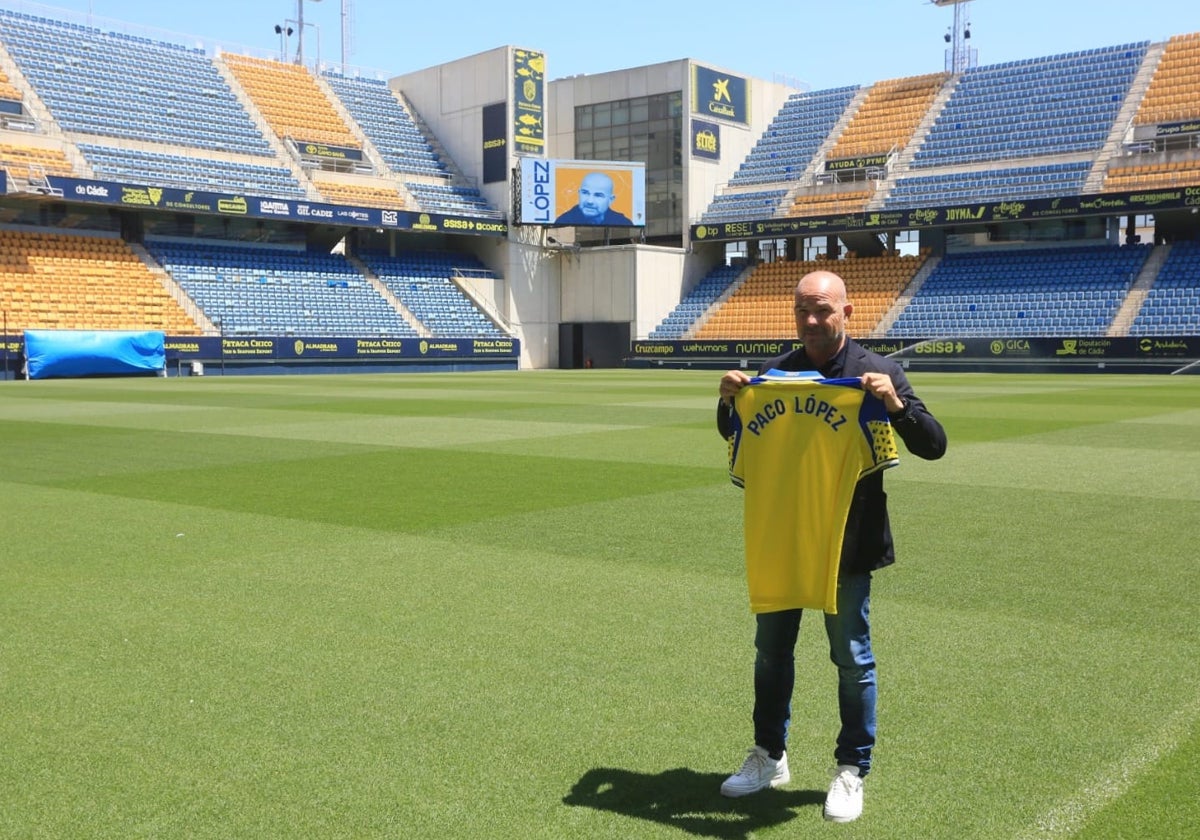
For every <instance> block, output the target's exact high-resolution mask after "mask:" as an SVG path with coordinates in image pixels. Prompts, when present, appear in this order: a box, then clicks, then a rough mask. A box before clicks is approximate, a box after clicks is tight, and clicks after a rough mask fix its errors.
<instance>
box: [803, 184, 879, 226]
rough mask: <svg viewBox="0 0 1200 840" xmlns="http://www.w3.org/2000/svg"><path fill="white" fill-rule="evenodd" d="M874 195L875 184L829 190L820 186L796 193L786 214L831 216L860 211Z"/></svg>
mask: <svg viewBox="0 0 1200 840" xmlns="http://www.w3.org/2000/svg"><path fill="white" fill-rule="evenodd" d="M873 195H875V184H874V182H872V183H871V184H870V185H869V186H867V187H858V188H854V189H849V190H846V189H837V190H833V191H830V190H828V189H823V188H821V187H818V188H816V190H815V191H812V192H801V193H797V195H796V200H795V201H794V202H793V204H792V209H791V210H789V211H788V216H795V217H797V218H801V217H804V216H831V215H835V214H837V213H861V212H863V210H864V209H865V208H866V206H867V202H868V201H870V200H871V196H873Z"/></svg>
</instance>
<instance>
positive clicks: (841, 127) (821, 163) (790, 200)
mask: <svg viewBox="0 0 1200 840" xmlns="http://www.w3.org/2000/svg"><path fill="white" fill-rule="evenodd" d="M870 93H871V88H870V86H868V85H864V86H863V87H860V88H859V89H858V90H857V91H855V93H854V98H852V99H851V100H850V103H849V104H848V105H847V106H846V108H845V110H843V111H842V114H841V116H840V117H838V118H837V122H835V123H834V124H833V127H832V128H831V129H829V134H827V135H826V136H825V139H824V140H823V141H821V145H820V146H818V147H817V150H816V152H814V153H813V156H812V160H810V161H809V162H808V166H807V167H805V169H804V172H803V173H802V174H801V175H800V177H799V178H798V179H797V180H796V182H795V183H794V184H793V185H792V187H791V188H790V189H789V190H788V191H787V193H785V194H784V196H783V199H782V200H781V201H780V203H779V207H778V208H776V212H775V214H774V215H776V216H790V215H791V208H792V207H793V206H794V205H795V203H796V197H797V195H799V193H800V191H801V190H807V189H809V188H811V187H812V186H813V185H814V184H815V183H816V178H817V174H818V173H820V172H821V171H822V170H823V169H824V167H825V161H826V159H827V158H828V156H829V152H830V150H831V149H833V147H834V146H836V145H837V141H838V138H839V137H841V136H842V132H843V131H845V130H846V126H848V125H850V121H851V120H852V119H854V115H855V114H857V113H858V109H859V108H861V107H862V104H863V103H864V102H866V101H867V97H868V96H869V95H870Z"/></svg>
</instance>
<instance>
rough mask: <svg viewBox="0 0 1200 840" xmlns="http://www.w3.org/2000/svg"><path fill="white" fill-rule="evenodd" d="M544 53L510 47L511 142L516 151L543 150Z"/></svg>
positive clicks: (528, 152)
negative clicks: (511, 93) (511, 52)
mask: <svg viewBox="0 0 1200 840" xmlns="http://www.w3.org/2000/svg"><path fill="white" fill-rule="evenodd" d="M545 116H546V54H545V53H542V52H536V51H534V50H522V49H514V50H513V144H514V145H515V146H516V150H517V152H518V153H522V154H533V155H540V154H544V153H545V150H546V122H545Z"/></svg>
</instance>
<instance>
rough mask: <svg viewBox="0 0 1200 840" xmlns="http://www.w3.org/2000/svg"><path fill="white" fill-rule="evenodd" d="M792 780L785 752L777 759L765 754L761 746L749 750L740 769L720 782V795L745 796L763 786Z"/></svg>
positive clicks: (781, 783)
mask: <svg viewBox="0 0 1200 840" xmlns="http://www.w3.org/2000/svg"><path fill="white" fill-rule="evenodd" d="M791 780H792V774H791V773H789V772H788V765H787V753H784V754H783V755H782V756H781V757H780V759H779V760H778V761H776V760H775V759H773V758H771V756H769V755H767V751H766V750H764V749H763V748H762V747H757V746H756V747H755V748H754V749H752V750H750V753H749V755H747V756H746V760H745V761H743V762H742V769H741V770H738V771H737V772H736V773H734V774H733V775H732V776H730V777H729V778H728V779H726V780H725V781H724V782H723V783H722V784H721V795H722V796H731V797H736V796H746V795H748V794H751V793H758V792H759V791H760V790H762V789H763V788H768V787H779V786H780V785H786V784H787V783H788V782H790V781H791Z"/></svg>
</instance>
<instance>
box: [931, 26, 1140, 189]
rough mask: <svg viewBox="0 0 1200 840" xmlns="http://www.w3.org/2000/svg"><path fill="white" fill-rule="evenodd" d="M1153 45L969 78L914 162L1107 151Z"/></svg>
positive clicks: (1009, 65)
mask: <svg viewBox="0 0 1200 840" xmlns="http://www.w3.org/2000/svg"><path fill="white" fill-rule="evenodd" d="M1148 46H1149V43H1148V42H1141V43H1137V44H1127V45H1123V46H1115V47H1105V48H1099V49H1092V50H1084V51H1082V52H1079V53H1069V54H1061V55H1054V56H1050V57H1048V58H1035V59H1029V60H1024V61H1009V62H1004V63H1002V64H993V65H988V66H985V67H973V68H971V69H969V70H967V71H966V72H964V73H963V74H962V76H961V78H960V79H959V81H958V84H957V86H956V87H955V89H954V92H953V93H952V94H951V95H950V98H949V100H948V101H947V102H946V104H945V106H944V107H943V108H942V110H941V112H940V113H939V114H938V116H937V119H936V120H935V121H934V124H933V127H932V128H931V129H930V131H929V134H928V135H927V136H926V137H925V138H924V139H923V140H922V142H921V145H920V148H919V149H918V150H917V152H916V154H915V155H914V156H913V160H912V166H913V167H916V168H921V167H932V166H949V165H953V164H963V163H974V162H977V161H1000V160H1009V159H1013V158H1027V157H1040V156H1046V155H1056V154H1067V153H1072V152H1097V151H1099V150H1100V148H1101V147H1102V146H1103V144H1104V141H1105V140H1106V139H1107V137H1108V133H1109V131H1110V129H1111V128H1112V124H1113V121H1114V120H1115V119H1116V116H1117V112H1118V111H1119V110H1120V108H1121V104H1122V103H1123V102H1124V100H1125V97H1126V95H1127V94H1128V93H1129V87H1130V84H1131V83H1132V81H1133V77H1134V75H1135V74H1136V73H1137V71H1138V69H1139V68H1140V67H1141V63H1142V59H1143V58H1144V57H1145V54H1146V49H1147V47H1148Z"/></svg>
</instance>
